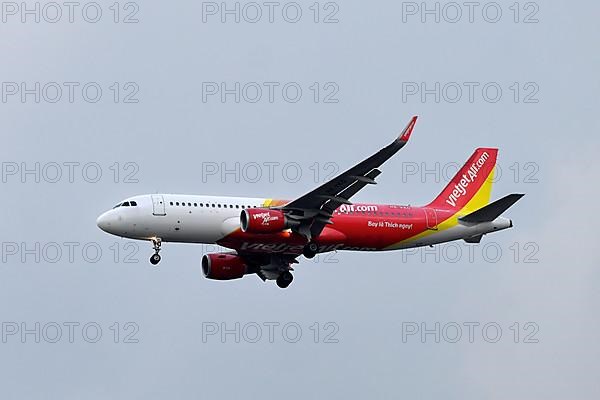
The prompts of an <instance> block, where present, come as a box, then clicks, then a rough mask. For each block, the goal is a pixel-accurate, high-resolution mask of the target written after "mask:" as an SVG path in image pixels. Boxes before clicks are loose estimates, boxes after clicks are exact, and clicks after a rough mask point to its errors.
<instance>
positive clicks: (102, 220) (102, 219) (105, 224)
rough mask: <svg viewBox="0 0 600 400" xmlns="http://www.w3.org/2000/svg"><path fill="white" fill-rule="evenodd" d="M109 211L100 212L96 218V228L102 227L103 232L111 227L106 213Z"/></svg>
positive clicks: (108, 230)
mask: <svg viewBox="0 0 600 400" xmlns="http://www.w3.org/2000/svg"><path fill="white" fill-rule="evenodd" d="M109 212H110V211H107V212H105V213H104V214H102V215H101V216H99V217H98V219H97V220H96V225H98V228H100V229H102V230H103V231H104V232H108V233H110V228H111V225H112V223H111V218H110V216H109V215H108V213H109Z"/></svg>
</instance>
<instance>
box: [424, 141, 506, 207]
mask: <svg viewBox="0 0 600 400" xmlns="http://www.w3.org/2000/svg"><path fill="white" fill-rule="evenodd" d="M497 155H498V149H492V148H479V149H476V150H475V152H474V153H473V154H472V155H471V157H469V159H468V160H467V162H466V163H465V165H463V167H462V168H461V169H460V170H459V171H458V173H457V174H456V175H455V176H454V178H452V180H451V181H450V182H449V183H448V185H447V186H446V187H445V188H444V190H442V192H441V193H440V194H439V196H438V197H436V198H435V200H433V201H432V202H431V203H429V207H434V208H446V209H447V208H450V209H455V210H457V211H458V210H462V209H465V211H474V210H477V209H479V208H481V207H483V206H485V205H486V204H488V203H489V201H490V195H491V193H492V181H493V179H494V167H495V166H496V156H497Z"/></svg>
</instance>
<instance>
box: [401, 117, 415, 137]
mask: <svg viewBox="0 0 600 400" xmlns="http://www.w3.org/2000/svg"><path fill="white" fill-rule="evenodd" d="M416 123H417V116H416V115H415V116H414V117H412V119H411V120H410V122H409V123H408V125H406V128H404V130H403V131H402V133H401V134H400V137H399V138H398V139H399V140H402V141H404V142H408V139H410V135H411V133H412V131H413V128H414V127H415V124H416Z"/></svg>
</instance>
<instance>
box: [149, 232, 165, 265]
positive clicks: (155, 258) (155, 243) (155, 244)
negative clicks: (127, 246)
mask: <svg viewBox="0 0 600 400" xmlns="http://www.w3.org/2000/svg"><path fill="white" fill-rule="evenodd" d="M151 240H152V248H153V249H154V254H152V257H150V264H152V265H156V264H158V263H159V262H160V255H159V254H158V252H159V251H160V245H161V244H162V240H161V239H160V238H154V239H151Z"/></svg>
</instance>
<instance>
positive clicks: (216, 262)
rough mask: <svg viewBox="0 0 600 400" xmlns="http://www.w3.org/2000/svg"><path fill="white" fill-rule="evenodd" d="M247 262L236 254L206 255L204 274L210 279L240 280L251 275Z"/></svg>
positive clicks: (203, 264) (204, 258) (203, 267)
mask: <svg viewBox="0 0 600 400" xmlns="http://www.w3.org/2000/svg"><path fill="white" fill-rule="evenodd" d="M249 272H250V271H249V268H248V265H246V262H245V261H244V260H243V259H242V258H241V257H240V256H237V255H235V254H218V253H217V254H214V253H213V254H205V255H204V256H203V257H202V273H203V274H204V276H205V277H207V278H208V279H218V280H222V281H225V280H230V279H239V278H241V277H242V276H244V275H245V274H247V273H249Z"/></svg>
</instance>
